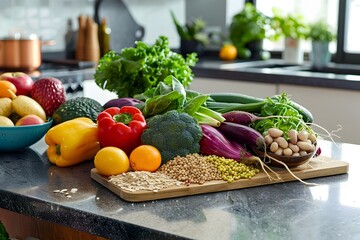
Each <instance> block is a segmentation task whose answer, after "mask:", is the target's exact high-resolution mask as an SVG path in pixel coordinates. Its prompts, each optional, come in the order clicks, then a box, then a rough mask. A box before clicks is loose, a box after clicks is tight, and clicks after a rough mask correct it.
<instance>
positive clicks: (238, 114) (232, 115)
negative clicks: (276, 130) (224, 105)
mask: <svg viewBox="0 0 360 240" xmlns="http://www.w3.org/2000/svg"><path fill="white" fill-rule="evenodd" d="M222 116H223V117H224V118H225V119H226V120H225V121H227V122H232V123H238V124H242V125H249V124H250V123H252V122H255V121H257V120H261V119H264V117H259V116H256V115H255V114H252V113H249V112H245V111H231V112H227V113H223V114H222ZM265 118H266V117H265Z"/></svg>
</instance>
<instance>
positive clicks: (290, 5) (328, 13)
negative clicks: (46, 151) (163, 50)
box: [0, 0, 360, 53]
mask: <svg viewBox="0 0 360 240" xmlns="http://www.w3.org/2000/svg"><path fill="white" fill-rule="evenodd" d="M103 1H104V2H107V1H109V2H114V1H113V0H103ZM341 1H344V0H316V1H311V2H309V1H297V0H292V1H289V0H257V1H255V2H256V5H257V8H258V9H259V10H260V11H262V12H263V13H264V14H266V15H268V16H271V15H272V9H273V8H274V7H277V8H280V9H282V10H283V11H284V13H297V14H302V15H304V16H305V18H306V20H307V21H308V22H312V21H316V20H317V19H326V20H327V22H328V23H329V24H330V25H331V26H332V27H333V28H334V29H335V30H336V29H337V26H338V17H339V16H338V12H339V11H338V9H339V6H340V5H339V3H340V2H341ZM95 2H96V0H76V1H73V0H31V1H29V0H2V1H0V24H1V25H0V26H1V27H0V37H6V36H9V35H11V34H13V33H15V32H22V33H25V34H29V33H36V34H37V35H39V36H40V37H41V39H43V40H48V39H51V40H55V42H56V44H55V45H53V46H43V48H42V51H43V52H61V51H64V50H65V34H66V32H67V31H68V28H69V26H68V22H69V19H70V21H71V22H72V29H73V30H74V31H76V30H77V29H78V21H77V18H78V16H79V15H89V16H94V15H95V7H94V6H95ZM119 2H121V3H123V4H124V6H126V8H127V9H126V11H128V12H129V14H130V15H131V17H132V18H133V21H134V22H135V23H136V24H138V25H139V26H141V27H143V28H144V35H143V36H141V38H142V40H144V41H145V42H146V43H149V44H151V43H153V42H154V41H155V39H156V38H157V37H158V36H159V35H166V36H167V37H168V38H169V41H170V45H171V47H173V48H178V47H179V44H180V38H179V36H178V34H177V32H176V28H175V26H174V24H173V22H172V20H171V16H170V11H171V10H172V11H174V12H175V13H176V16H177V18H178V20H179V22H180V23H182V24H184V23H186V22H189V21H191V20H193V19H194V18H196V17H200V18H202V19H203V20H204V21H205V22H206V24H207V26H206V29H205V30H206V31H220V32H221V33H222V34H224V35H226V34H227V30H228V26H229V24H230V23H231V18H232V17H233V16H234V15H235V14H236V13H238V12H240V11H241V9H242V8H243V6H244V3H245V2H246V1H240V0H222V1H218V0H151V1H148V0H119ZM347 2H348V3H349V4H348V5H349V6H348V9H349V15H348V17H347V18H346V21H347V22H348V23H349V24H348V25H347V33H346V34H347V36H345V37H344V39H345V41H346V42H345V48H346V50H348V51H349V52H350V53H351V52H355V53H356V52H360V45H359V44H358V42H359V38H360V37H359V33H358V31H356V30H355V29H356V23H357V22H359V20H360V19H359V18H360V14H357V13H359V12H360V10H359V9H360V7H359V5H360V3H359V2H360V1H359V0H351V1H347ZM100 10H101V11H102V12H103V14H102V16H104V17H106V18H116V17H118V16H114V15H113V14H111V13H110V14H109V15H107V11H109V9H106V8H105V7H104V8H103V9H100ZM113 11H115V10H113ZM108 21H110V22H111V21H116V19H108ZM134 22H133V24H134ZM116 24H117V26H118V27H119V28H131V27H132V26H133V25H131V24H128V22H127V21H124V22H120V21H118V22H116ZM127 24H128V26H127ZM114 30H115V29H113V33H112V37H113V38H117V37H119V36H116V35H114V33H115V32H116V31H114ZM140 35H141V34H140ZM264 48H265V49H267V50H270V51H275V50H281V49H282V48H283V44H282V43H281V41H280V42H271V41H267V40H265V42H264ZM304 48H305V49H306V50H309V49H310V47H309V43H307V44H305V47H304ZM330 49H331V52H333V53H334V52H335V51H336V42H332V43H331V45H330Z"/></svg>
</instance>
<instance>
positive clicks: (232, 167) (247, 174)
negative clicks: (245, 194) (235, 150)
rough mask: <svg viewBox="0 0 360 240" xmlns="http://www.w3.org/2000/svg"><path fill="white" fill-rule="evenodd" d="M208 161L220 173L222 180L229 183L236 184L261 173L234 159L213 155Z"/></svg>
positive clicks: (208, 157)
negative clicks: (237, 181)
mask: <svg viewBox="0 0 360 240" xmlns="http://www.w3.org/2000/svg"><path fill="white" fill-rule="evenodd" d="M207 160H208V161H209V162H211V163H212V164H213V165H214V166H215V167H216V168H217V169H218V170H219V171H220V173H221V178H222V179H223V180H224V181H227V182H234V181H235V180H238V179H241V178H247V179H249V178H252V177H254V176H255V175H256V174H257V173H258V172H259V169H257V168H256V167H254V166H251V165H249V166H248V165H245V164H243V163H238V162H237V161H235V160H234V159H229V158H224V157H219V156H215V155H211V156H207Z"/></svg>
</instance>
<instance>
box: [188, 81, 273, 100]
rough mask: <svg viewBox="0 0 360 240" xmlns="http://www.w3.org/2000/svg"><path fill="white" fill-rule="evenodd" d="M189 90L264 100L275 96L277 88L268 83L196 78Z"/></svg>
mask: <svg viewBox="0 0 360 240" xmlns="http://www.w3.org/2000/svg"><path fill="white" fill-rule="evenodd" d="M190 89H191V90H195V91H199V92H202V93H214V92H233V93H242V94H247V95H250V96H254V97H261V98H266V97H271V96H273V95H275V94H276V89H277V87H276V84H270V83H257V82H249V81H246V82H245V81H239V80H227V79H217V78H200V77H197V78H195V79H194V81H193V82H192V83H191V85H190Z"/></svg>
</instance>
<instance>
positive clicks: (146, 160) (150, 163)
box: [129, 145, 161, 172]
mask: <svg viewBox="0 0 360 240" xmlns="http://www.w3.org/2000/svg"><path fill="white" fill-rule="evenodd" d="M129 160H130V166H131V168H132V169H133V170H134V171H149V172H155V171H156V170H158V168H159V167H160V165H161V154H160V152H159V150H158V149H157V148H156V147H154V146H151V145H140V146H139V147H137V148H135V149H134V150H133V151H132V152H131V153H130V157H129Z"/></svg>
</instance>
